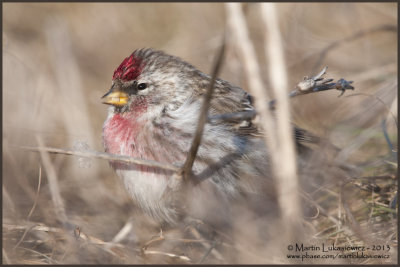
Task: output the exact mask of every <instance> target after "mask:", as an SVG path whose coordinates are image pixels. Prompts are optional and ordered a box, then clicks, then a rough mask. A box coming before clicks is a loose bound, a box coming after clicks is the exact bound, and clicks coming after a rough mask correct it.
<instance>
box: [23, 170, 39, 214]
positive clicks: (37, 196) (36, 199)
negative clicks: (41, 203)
mask: <svg viewBox="0 0 400 267" xmlns="http://www.w3.org/2000/svg"><path fill="white" fill-rule="evenodd" d="M41 184H42V166H39V181H38V187H37V191H36V198H35V202H34V203H33V206H32V208H31V210H30V211H29V214H28V217H27V218H26V220H27V221H29V219H30V218H31V216H32V214H33V212H34V211H35V208H36V205H37V202H38V199H39V193H40V185H41Z"/></svg>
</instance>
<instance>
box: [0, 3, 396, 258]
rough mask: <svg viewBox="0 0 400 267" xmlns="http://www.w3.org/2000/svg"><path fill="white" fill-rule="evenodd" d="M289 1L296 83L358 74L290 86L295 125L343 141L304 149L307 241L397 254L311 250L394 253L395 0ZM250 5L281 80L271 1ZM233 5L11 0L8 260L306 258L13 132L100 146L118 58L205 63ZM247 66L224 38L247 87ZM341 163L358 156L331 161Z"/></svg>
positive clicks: (283, 21) (61, 143)
mask: <svg viewBox="0 0 400 267" xmlns="http://www.w3.org/2000/svg"><path fill="white" fill-rule="evenodd" d="M277 9H278V16H279V19H280V21H279V22H280V29H281V36H282V42H283V52H284V55H285V58H286V66H287V71H288V84H289V88H288V91H289V90H292V89H293V88H294V85H296V84H297V83H298V82H299V81H300V80H302V78H303V76H305V75H314V74H316V73H317V72H318V71H319V70H320V69H321V68H322V67H323V66H325V65H328V66H329V69H328V75H327V77H328V78H334V79H335V80H338V79H340V78H342V77H343V78H346V79H348V80H353V81H354V84H353V85H354V87H355V88H356V90H355V91H354V92H353V91H350V92H346V93H345V94H344V95H343V96H341V97H337V96H338V95H339V94H340V92H338V91H335V90H332V91H327V92H321V93H318V94H310V95H305V96H300V97H296V98H293V99H292V100H291V101H290V103H291V105H292V107H291V109H292V117H293V120H294V121H295V122H296V123H297V124H298V125H299V126H301V127H302V128H305V129H307V130H309V131H310V132H312V133H314V134H316V135H318V136H322V137H324V138H326V139H327V140H329V142H330V143H331V144H334V145H335V146H336V147H337V148H339V149H338V150H337V149H332V147H331V146H328V147H327V148H319V149H318V151H319V152H318V154H317V156H314V158H313V157H312V160H310V161H309V162H307V163H306V164H310V166H309V168H306V171H303V172H304V173H303V175H302V176H301V177H302V178H301V180H300V181H301V183H300V184H301V192H302V193H301V203H302V206H303V207H304V210H305V215H304V217H303V218H302V227H303V230H304V233H303V239H301V240H300V242H302V243H304V245H305V246H306V245H307V246H309V245H315V246H320V245H322V243H324V244H325V245H331V244H332V243H334V244H335V245H336V246H345V245H352V246H356V245H365V246H369V247H371V248H372V246H381V247H384V248H385V250H379V251H368V253H366V254H369V255H389V256H390V257H389V258H385V259H381V258H370V259H367V258H359V259H354V258H353V259H350V258H348V259H341V260H339V259H335V260H332V259H331V260H328V259H319V260H309V261H308V263H333V264H338V263H342V264H343V263H358V264H361V263H396V262H397V237H398V234H397V232H398V229H397V216H398V213H397V178H398V177H397V145H398V144H397V134H398V133H397V101H398V100H397V87H398V85H397V4H395V3H379V4H378V3H324V4H318V3H308V4H293V3H285V4H278V5H277ZM244 10H245V13H246V18H247V22H248V25H249V30H250V36H251V39H252V40H253V42H254V46H255V48H256V54H257V55H258V59H259V63H260V66H261V70H262V71H261V73H265V75H261V76H262V79H264V83H266V84H268V85H270V84H271V81H270V79H269V76H268V74H267V73H268V64H267V62H266V60H265V56H264V47H263V46H264V42H263V41H264V32H265V29H264V28H263V26H262V25H261V23H260V21H261V19H260V12H259V8H258V7H257V4H245V5H244ZM226 19H227V15H226V9H225V7H224V4H220V3H213V4H209V3H208V4H196V3H188V4H186V3H168V4H160V3H146V4H145V3H126V4H111V3H102V4H97V3H93V4H92V3H73V4H52V3H40V4H30V3H6V4H3V103H2V104H3V162H2V163H3V170H2V171H3V173H2V174H3V187H2V193H3V194H2V195H3V199H2V201H3V214H2V217H3V240H2V242H3V251H2V252H3V257H2V261H3V263H5V264H9V263H14V264H45V263H50V264H55V263H137V264H140V263H196V262H205V263H232V262H241V263H255V262H257V263H261V262H263V263H298V262H300V263H301V260H289V259H287V258H286V256H285V255H286V254H288V250H287V246H288V244H290V241H287V240H286V241H284V242H283V243H282V242H281V243H279V242H278V243H273V244H271V241H270V242H269V243H268V244H263V243H257V242H258V241H260V240H259V239H257V238H255V239H254V240H253V239H252V238H254V236H250V235H249V237H248V240H243V242H242V243H241V242H237V243H236V242H235V243H232V242H231V239H230V237H225V236H222V235H219V236H218V238H216V237H215V236H213V235H212V234H209V232H208V231H209V229H208V228H207V226H206V225H201V224H197V225H194V224H190V225H187V227H186V228H182V229H174V228H168V227H167V228H165V229H163V231H162V232H160V228H159V227H158V226H157V225H152V224H150V223H149V221H148V220H146V218H144V217H143V216H141V214H140V212H138V211H137V209H136V207H135V206H134V204H133V203H132V201H131V200H130V198H129V196H128V195H127V193H126V192H125V191H124V188H123V186H122V184H120V182H119V180H118V178H117V177H116V175H115V174H114V172H113V170H112V169H111V168H110V167H109V165H108V163H107V162H106V161H104V160H99V159H91V160H87V159H86V160H85V159H82V158H79V157H74V156H65V155H53V154H47V153H35V152H28V151H25V150H22V149H19V148H18V147H16V146H39V145H41V144H44V145H46V146H51V147H58V148H74V149H78V150H83V151H85V150H86V149H87V148H90V149H92V150H96V151H103V148H102V143H101V132H102V123H103V121H104V119H105V117H106V107H105V106H104V105H102V104H101V101H100V97H101V96H102V95H103V94H104V93H105V92H106V91H107V90H108V89H109V85H110V81H111V76H112V73H113V71H114V68H115V67H116V66H117V65H118V64H119V63H120V62H121V60H122V59H123V58H124V57H126V56H127V55H129V54H130V53H131V52H132V51H133V50H134V49H136V48H141V47H153V48H156V49H160V50H164V51H166V52H168V53H170V54H174V55H177V56H179V57H181V58H183V59H185V60H186V61H188V62H190V63H192V64H193V65H195V66H197V67H198V68H199V69H201V70H202V71H204V72H207V73H209V72H210V70H211V66H212V62H213V60H214V57H215V55H216V52H217V50H218V47H219V45H220V40H221V35H222V33H223V30H224V27H225V23H226ZM245 73H246V72H245V70H244V65H243V63H242V62H241V59H240V56H239V52H238V50H237V49H234V47H233V46H232V45H229V43H228V45H227V51H226V55H225V61H224V64H223V67H222V70H221V73H220V77H221V78H223V79H225V80H228V81H231V82H232V83H234V84H237V85H239V86H241V87H242V88H248V82H247V79H248V77H246V74H245ZM292 85H293V86H292ZM383 125H384V126H383ZM385 136H387V137H385ZM388 140H390V142H388ZM321 155H323V157H322V156H321ZM321 159H322V160H321ZM284 164H285V162H282V167H284ZM344 164H345V165H348V166H351V169H352V170H351V171H349V170H346V171H343V170H340V171H339V170H338V168H335V166H337V165H344ZM332 166H333V167H332ZM58 191H59V192H60V194H59V195H57V194H55V193H54V192H58ZM288 208H289V207H288ZM62 221H64V222H65V221H67V222H68V223H67V224H64V225H63V224H62V223H60V222H62ZM244 221H245V220H244ZM246 226H248V225H243V227H244V228H245V227H246ZM203 228H205V229H203ZM276 231H277V230H276ZM278 232H279V231H278ZM285 242H286V243H285ZM248 244H253V248H252V249H250V246H248ZM388 247H389V248H390V251H387V248H388ZM352 252H354V251H346V252H344V253H343V254H351V253H352ZM310 253H313V252H309V254H310ZM293 254H295V253H293ZM297 254H300V253H297ZM303 254H304V253H303ZM314 254H318V253H314ZM319 254H320V255H321V253H319ZM233 255H234V256H233Z"/></svg>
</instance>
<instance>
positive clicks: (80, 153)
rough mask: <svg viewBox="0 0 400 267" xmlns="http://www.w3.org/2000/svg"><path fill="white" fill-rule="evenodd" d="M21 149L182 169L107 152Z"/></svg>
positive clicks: (49, 148)
mask: <svg viewBox="0 0 400 267" xmlns="http://www.w3.org/2000/svg"><path fill="white" fill-rule="evenodd" d="M13 146H14V145H13ZM14 147H17V148H20V149H25V150H29V151H34V152H38V151H43V152H48V153H53V154H64V155H74V156H79V157H86V158H98V159H105V160H111V161H117V162H124V163H134V164H136V165H141V166H147V167H154V168H159V169H164V170H169V171H174V172H179V171H180V168H179V167H178V166H176V165H173V164H168V163H162V162H158V161H154V160H147V159H138V158H132V157H128V156H122V155H115V154H110V153H106V152H97V151H77V150H71V149H63V148H52V147H30V146H14Z"/></svg>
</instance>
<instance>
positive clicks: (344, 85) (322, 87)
mask: <svg viewBox="0 0 400 267" xmlns="http://www.w3.org/2000/svg"><path fill="white" fill-rule="evenodd" d="M327 68H328V67H324V68H323V69H322V70H321V71H320V72H319V73H318V74H317V75H315V76H312V77H310V78H309V77H308V76H306V77H304V79H303V80H302V81H300V82H299V83H298V84H297V85H296V86H295V89H293V91H291V92H290V93H289V98H293V97H297V96H301V95H306V94H311V93H318V92H322V91H328V90H339V91H342V93H341V94H340V95H339V96H341V95H343V93H344V92H345V91H346V90H354V87H353V86H351V85H350V84H352V83H353V81H347V80H345V79H343V78H342V79H340V80H338V81H337V82H332V81H333V79H325V78H322V76H323V75H324V74H325V73H326V70H327ZM276 102H277V101H276V100H275V99H273V100H271V101H269V102H268V106H269V109H270V110H274V109H275V106H276ZM256 115H257V111H256V110H248V111H243V112H234V113H225V114H218V115H213V116H210V117H208V121H209V122H215V121H226V122H239V121H243V120H251V119H254V118H255V116H256Z"/></svg>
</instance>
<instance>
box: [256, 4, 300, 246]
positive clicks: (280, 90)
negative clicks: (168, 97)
mask: <svg viewBox="0 0 400 267" xmlns="http://www.w3.org/2000/svg"><path fill="white" fill-rule="evenodd" d="M261 14H262V21H263V22H264V26H265V28H266V29H267V34H266V35H265V40H264V42H265V45H266V49H265V52H266V58H267V62H268V66H269V79H270V82H271V85H272V89H273V92H274V95H275V97H276V101H277V102H278V103H279V105H277V107H276V116H277V121H276V129H275V131H276V134H275V136H276V139H277V140H276V141H277V143H278V144H279V149H277V150H276V151H275V152H274V153H276V154H275V155H274V157H273V158H275V159H276V161H275V164H274V165H275V170H274V173H275V175H276V176H277V177H276V178H277V179H276V181H277V189H278V202H279V205H280V209H281V212H282V220H283V221H284V222H286V223H287V224H286V225H287V227H286V229H285V230H286V232H287V233H288V236H287V237H290V238H294V237H295V236H296V235H298V233H299V231H297V230H298V227H299V225H300V223H299V219H300V207H299V197H298V192H297V190H298V180H297V168H296V158H295V149H294V147H295V146H294V136H293V129H292V128H291V124H290V107H289V98H288V96H287V93H286V92H287V89H288V86H287V80H288V79H287V71H286V68H285V65H286V64H285V59H284V53H283V49H282V47H283V45H282V41H281V35H280V31H279V25H278V17H277V16H278V15H277V11H276V7H275V4H274V3H263V4H261ZM268 130H269V131H271V129H268ZM282 159H285V167H284V168H282V166H281V160H282Z"/></svg>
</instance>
